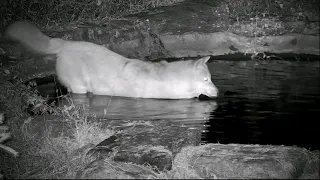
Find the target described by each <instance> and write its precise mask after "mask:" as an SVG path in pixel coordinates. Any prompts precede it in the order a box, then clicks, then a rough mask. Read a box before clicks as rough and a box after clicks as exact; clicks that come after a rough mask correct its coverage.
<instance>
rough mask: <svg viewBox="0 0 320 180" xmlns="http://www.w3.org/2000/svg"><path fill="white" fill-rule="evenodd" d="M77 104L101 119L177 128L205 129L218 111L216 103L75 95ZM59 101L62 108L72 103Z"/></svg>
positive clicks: (191, 100)
mask: <svg viewBox="0 0 320 180" xmlns="http://www.w3.org/2000/svg"><path fill="white" fill-rule="evenodd" d="M71 99H72V101H73V103H74V104H75V105H87V106H88V108H89V111H90V113H93V114H95V115H96V116H97V117H98V118H105V119H112V120H157V119H161V120H169V121H171V122H172V123H174V124H177V125H185V126H188V127H192V128H201V129H203V128H204V124H205V123H206V122H207V121H208V120H209V119H210V118H211V117H210V113H212V112H213V111H214V110H215V109H216V108H217V103H216V101H215V100H212V99H210V100H199V99H183V100H166V99H142V98H126V97H111V96H97V95H90V94H89V95H79V94H72V95H71ZM69 103H70V102H68V101H66V100H64V101H63V100H62V101H60V106H63V105H64V104H66V105H67V104H69Z"/></svg>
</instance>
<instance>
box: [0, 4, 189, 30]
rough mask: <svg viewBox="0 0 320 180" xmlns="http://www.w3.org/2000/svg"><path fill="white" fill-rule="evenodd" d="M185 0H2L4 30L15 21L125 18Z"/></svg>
mask: <svg viewBox="0 0 320 180" xmlns="http://www.w3.org/2000/svg"><path fill="white" fill-rule="evenodd" d="M181 1H184V0H125V1H122V0H76V1H69V0H2V1H1V2H0V22H1V23H0V30H1V29H4V27H6V25H8V23H10V22H11V21H15V20H28V21H32V22H36V23H39V24H40V25H46V26H54V25H57V24H67V23H70V22H76V21H79V20H83V19H86V20H103V19H110V18H121V17H122V16H125V15H127V14H132V13H137V12H141V11H144V10H147V9H150V8H155V7H159V6H167V5H171V4H174V3H177V2H181Z"/></svg>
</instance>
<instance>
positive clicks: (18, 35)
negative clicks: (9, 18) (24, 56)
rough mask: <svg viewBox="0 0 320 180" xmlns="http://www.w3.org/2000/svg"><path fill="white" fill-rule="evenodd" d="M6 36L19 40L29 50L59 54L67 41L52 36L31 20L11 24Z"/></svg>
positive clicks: (42, 53) (37, 52) (12, 39)
mask: <svg viewBox="0 0 320 180" xmlns="http://www.w3.org/2000/svg"><path fill="white" fill-rule="evenodd" d="M4 36H5V38H7V39H8V40H11V41H16V42H19V43H20V44H21V45H22V46H23V47H24V48H26V49H27V50H28V51H31V52H33V53H36V54H41V55H47V54H57V53H58V52H59V51H60V50H61V49H62V48H63V44H64V43H65V41H64V40H62V39H59V38H50V37H49V36H47V35H45V34H43V33H42V32H41V31H40V30H39V29H38V28H37V27H35V26H34V25H32V24H31V23H29V22H25V21H17V22H14V23H12V24H10V25H9V26H8V27H7V28H6V30H5V32H4Z"/></svg>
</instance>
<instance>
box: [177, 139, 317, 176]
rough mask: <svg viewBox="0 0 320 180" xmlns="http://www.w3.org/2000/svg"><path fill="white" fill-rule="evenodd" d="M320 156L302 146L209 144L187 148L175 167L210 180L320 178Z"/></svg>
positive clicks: (182, 152) (178, 157) (180, 154)
mask: <svg viewBox="0 0 320 180" xmlns="http://www.w3.org/2000/svg"><path fill="white" fill-rule="evenodd" d="M319 158H320V154H319V152H318V151H315V152H313V153H311V152H310V151H308V150H306V149H302V148H298V147H287V146H269V145H243V144H227V145H224V144H207V145H204V146H198V147H185V148H183V149H182V151H181V152H180V153H179V154H178V155H177V156H176V157H175V160H174V162H173V170H174V171H182V172H183V171H189V174H192V175H193V177H198V178H199V177H201V178H210V179H211V178H219V179H220V178H232V179H238V178H241V179H242V178H246V179H247V178H249V179H256V178H262V179H298V178H299V179H300V178H301V179H305V178H312V179H318V178H319Z"/></svg>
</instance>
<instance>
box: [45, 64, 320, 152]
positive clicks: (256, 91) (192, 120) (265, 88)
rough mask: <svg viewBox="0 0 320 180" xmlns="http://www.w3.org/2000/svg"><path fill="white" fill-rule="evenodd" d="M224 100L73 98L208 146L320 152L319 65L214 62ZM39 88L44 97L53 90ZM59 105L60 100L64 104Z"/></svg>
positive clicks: (98, 111) (114, 115) (100, 111)
mask: <svg viewBox="0 0 320 180" xmlns="http://www.w3.org/2000/svg"><path fill="white" fill-rule="evenodd" d="M208 65H209V69H210V71H211V73H212V80H213V82H214V83H215V84H216V86H217V87H218V88H219V90H220V97H219V98H217V99H213V100H212V99H211V100H199V99H191V100H155V99H135V98H122V97H108V96H90V95H73V101H74V102H75V103H76V104H83V103H84V104H87V105H89V107H90V111H91V112H93V113H95V114H96V116H97V117H104V118H106V119H114V120H116V119H126V120H156V119H165V120H168V121H171V122H172V123H173V124H176V125H184V126H188V127H191V128H199V129H200V130H201V131H203V138H202V141H203V142H204V143H207V142H210V143H217V142H219V143H242V144H272V145H282V144H283V145H297V146H299V147H305V148H307V149H309V148H310V149H320V143H319V140H318V136H319V134H320V133H319V126H318V121H319V115H320V106H319V103H320V82H319V81H320V76H319V63H318V62H287V61H272V62H265V61H263V62H259V63H254V62H252V61H242V62H232V61H220V62H218V61H214V62H211V63H209V64H208ZM49 87H50V86H48V85H47V86H40V87H39V89H40V91H41V92H42V93H44V94H50V93H52V92H53V90H52V89H51V88H49ZM60 103H61V102H60Z"/></svg>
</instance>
